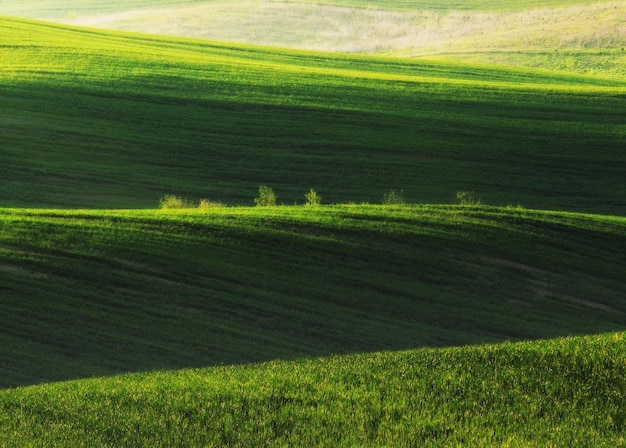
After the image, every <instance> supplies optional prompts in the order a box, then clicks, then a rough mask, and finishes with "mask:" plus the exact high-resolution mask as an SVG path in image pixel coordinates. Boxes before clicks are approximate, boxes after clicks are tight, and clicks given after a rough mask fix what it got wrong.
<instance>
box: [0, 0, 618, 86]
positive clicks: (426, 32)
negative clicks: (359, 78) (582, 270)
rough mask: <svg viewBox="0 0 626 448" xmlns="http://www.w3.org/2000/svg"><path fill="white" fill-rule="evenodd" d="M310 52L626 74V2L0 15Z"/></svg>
mask: <svg viewBox="0 0 626 448" xmlns="http://www.w3.org/2000/svg"><path fill="white" fill-rule="evenodd" d="M1 14H7V15H24V16H26V17H31V18H39V19H47V20H57V21H63V22H66V23H71V24H76V25H88V26H95V27H100V28H108V29H117V30H126V31H140V32H146V33H156V34H166V35H176V36H185V37H195V38H203V39H211V40H220V41H229V42H240V43H251V44H262V45H272V46H280V47H290V48H300V49H309V50H323V51H340V52H360V53H379V54H380V53H386V54H393V55H395V56H403V57H406V56H409V57H428V58H432V57H437V58H439V59H441V58H443V59H446V60H456V61H459V60H463V61H471V62H477V63H489V64H499V65H505V66H507V65H508V66H525V67H538V68H546V69H552V70H560V71H570V72H571V71H574V72H578V73H592V74H595V75H597V76H618V77H621V78H625V77H626V71H625V70H626V69H624V67H625V66H626V53H625V52H624V47H625V46H626V27H625V26H624V20H623V17H625V16H626V2H625V1H623V0H621V1H616V0H613V1H602V0H600V1H598V0H595V1H590V0H580V1H564V0H551V1H543V2H539V1H535V0H525V1H510V0H507V1H493V0H490V1H467V0H459V1H446V2H437V1H430V0H428V1H360V0H358V1H351V0H329V1H321V2H320V1H311V0H308V1H307V0H300V1H295V2H294V1H287V0H283V1H267V0H246V1H241V0H217V1H216V0H213V1H177V2H166V1H157V2H145V1H135V2H133V3H131V4H129V3H128V2H120V1H119V0H118V1H108V2H95V1H94V0H87V1H82V2H76V1H74V2H63V1H61V2H54V4H53V5H51V4H50V2H41V1H32V0H27V1H20V2H18V1H16V0H13V1H11V0H9V1H4V2H1V3H0V15H1Z"/></svg>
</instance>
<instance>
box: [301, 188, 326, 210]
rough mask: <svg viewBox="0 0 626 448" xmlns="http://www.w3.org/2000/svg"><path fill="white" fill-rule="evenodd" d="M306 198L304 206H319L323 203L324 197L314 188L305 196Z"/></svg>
mask: <svg viewBox="0 0 626 448" xmlns="http://www.w3.org/2000/svg"><path fill="white" fill-rule="evenodd" d="M304 197H305V198H306V203H305V204H304V205H308V206H317V205H320V203H321V202H322V197H321V196H320V195H319V194H317V192H316V191H315V190H313V189H312V188H311V190H310V191H309V192H308V193H307V194H305V195H304Z"/></svg>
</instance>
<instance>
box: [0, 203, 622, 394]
mask: <svg viewBox="0 0 626 448" xmlns="http://www.w3.org/2000/svg"><path fill="white" fill-rule="evenodd" d="M0 241H1V246H0V285H2V288H1V289H0V294H1V297H2V300H1V301H0V304H1V305H0V306H1V307H2V308H1V309H0V319H1V322H0V324H1V327H2V329H3V330H2V332H1V333H0V335H1V336H0V338H1V339H0V340H1V344H0V350H2V352H1V353H0V356H1V357H2V359H4V360H5V361H6V362H5V363H3V364H2V366H1V367H0V379H1V380H0V381H1V385H2V386H5V387H6V386H15V385H21V384H32V383H38V382H42V381H52V380H62V379H71V378H76V377H83V376H92V375H108V374H112V373H119V372H125V371H145V370H153V369H165V368H167V369H172V368H182V367H191V366H197V367H202V366H207V365H216V364H223V363H226V364H232V363H235V364H238V363H246V362H252V361H263V360H269V359H276V358H283V359H284V358H287V359H292V358H299V357H302V356H319V355H328V354H332V353H349V352H362V351H375V350H389V349H406V348H413V347H418V346H424V345H427V346H445V345H461V344H470V343H479V342H488V341H491V342H496V341H505V340H520V339H534V338H539V337H541V338H548V337H556V336H561V335H569V334H585V333H598V332H603V331H614V330H621V329H623V328H624V325H625V324H626V314H625V313H626V303H625V302H624V297H625V296H626V284H625V283H624V280H623V269H624V265H625V264H626V220H625V219H624V218H606V217H598V216H585V215H576V214H563V213H554V212H533V211H526V210H519V209H514V208H509V209H502V208H489V207H487V208H480V207H479V208H472V207H461V206H447V207H445V206H439V207H435V206H430V207H429V206H400V207H394V206H321V207H314V208H307V207H292V206H290V207H276V208H252V209H250V208H243V207H236V208H218V209H214V210H209V211H204V210H186V211H185V210H183V211H176V210H174V211H167V210H163V211H53V210H6V209H5V210H2V211H0Z"/></svg>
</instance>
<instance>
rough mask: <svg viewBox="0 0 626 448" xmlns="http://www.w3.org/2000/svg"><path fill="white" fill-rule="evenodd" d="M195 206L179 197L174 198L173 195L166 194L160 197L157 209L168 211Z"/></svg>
mask: <svg viewBox="0 0 626 448" xmlns="http://www.w3.org/2000/svg"><path fill="white" fill-rule="evenodd" d="M194 207H195V204H194V203H193V201H189V200H187V199H185V198H181V197H180V196H176V195H173V194H166V195H165V196H161V199H160V200H159V208H163V209H168V208H194Z"/></svg>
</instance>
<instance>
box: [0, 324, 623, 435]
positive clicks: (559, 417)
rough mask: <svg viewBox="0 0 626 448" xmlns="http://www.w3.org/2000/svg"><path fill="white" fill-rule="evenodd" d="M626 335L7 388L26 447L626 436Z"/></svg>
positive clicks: (0, 429) (4, 431) (8, 409)
mask: <svg viewBox="0 0 626 448" xmlns="http://www.w3.org/2000/svg"><path fill="white" fill-rule="evenodd" d="M625 353H626V339H625V337H624V334H623V333H613V334H604V335H600V336H588V337H579V338H566V339H556V340H551V341H539V342H533V343H519V344H502V345H483V346H472V347H464V348H446V349H421V350H413V351H405V352H385V353H374V354H359V355H350V356H338V357H332V358H327V359H318V360H301V361H296V362H282V361H276V362H271V363H265V364H259V365H251V366H239V367H219V368H211V369H203V370H182V371H176V372H154V373H142V374H135V375H124V376H120V377H114V378H107V379H92V380H83V381H74V382H67V383H60V384H49V385H43V386H37V387H29V388H23V389H14V390H5V391H2V392H0V443H2V444H8V445H9V446H11V445H12V444H18V445H20V446H25V447H29V446H41V445H42V444H43V445H46V446H50V447H55V446H68V445H71V446H113V445H116V446H119V445H122V446H129V445H133V446H139V445H141V446H146V445H151V446H161V445H167V446H224V445H229V446H287V445H288V446H317V445H324V446H331V445H332V446H400V447H405V446H406V447H409V446H411V447H412V446H423V445H428V446H452V445H463V446H502V445H512V446H536V445H542V446H594V447H615V446H622V445H623V444H624V443H625V442H626V440H625V439H624V430H625V429H626V426H625V425H626V414H625V413H624V406H623V405H624V401H625V400H626V384H625V380H624V378H626V355H625Z"/></svg>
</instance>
